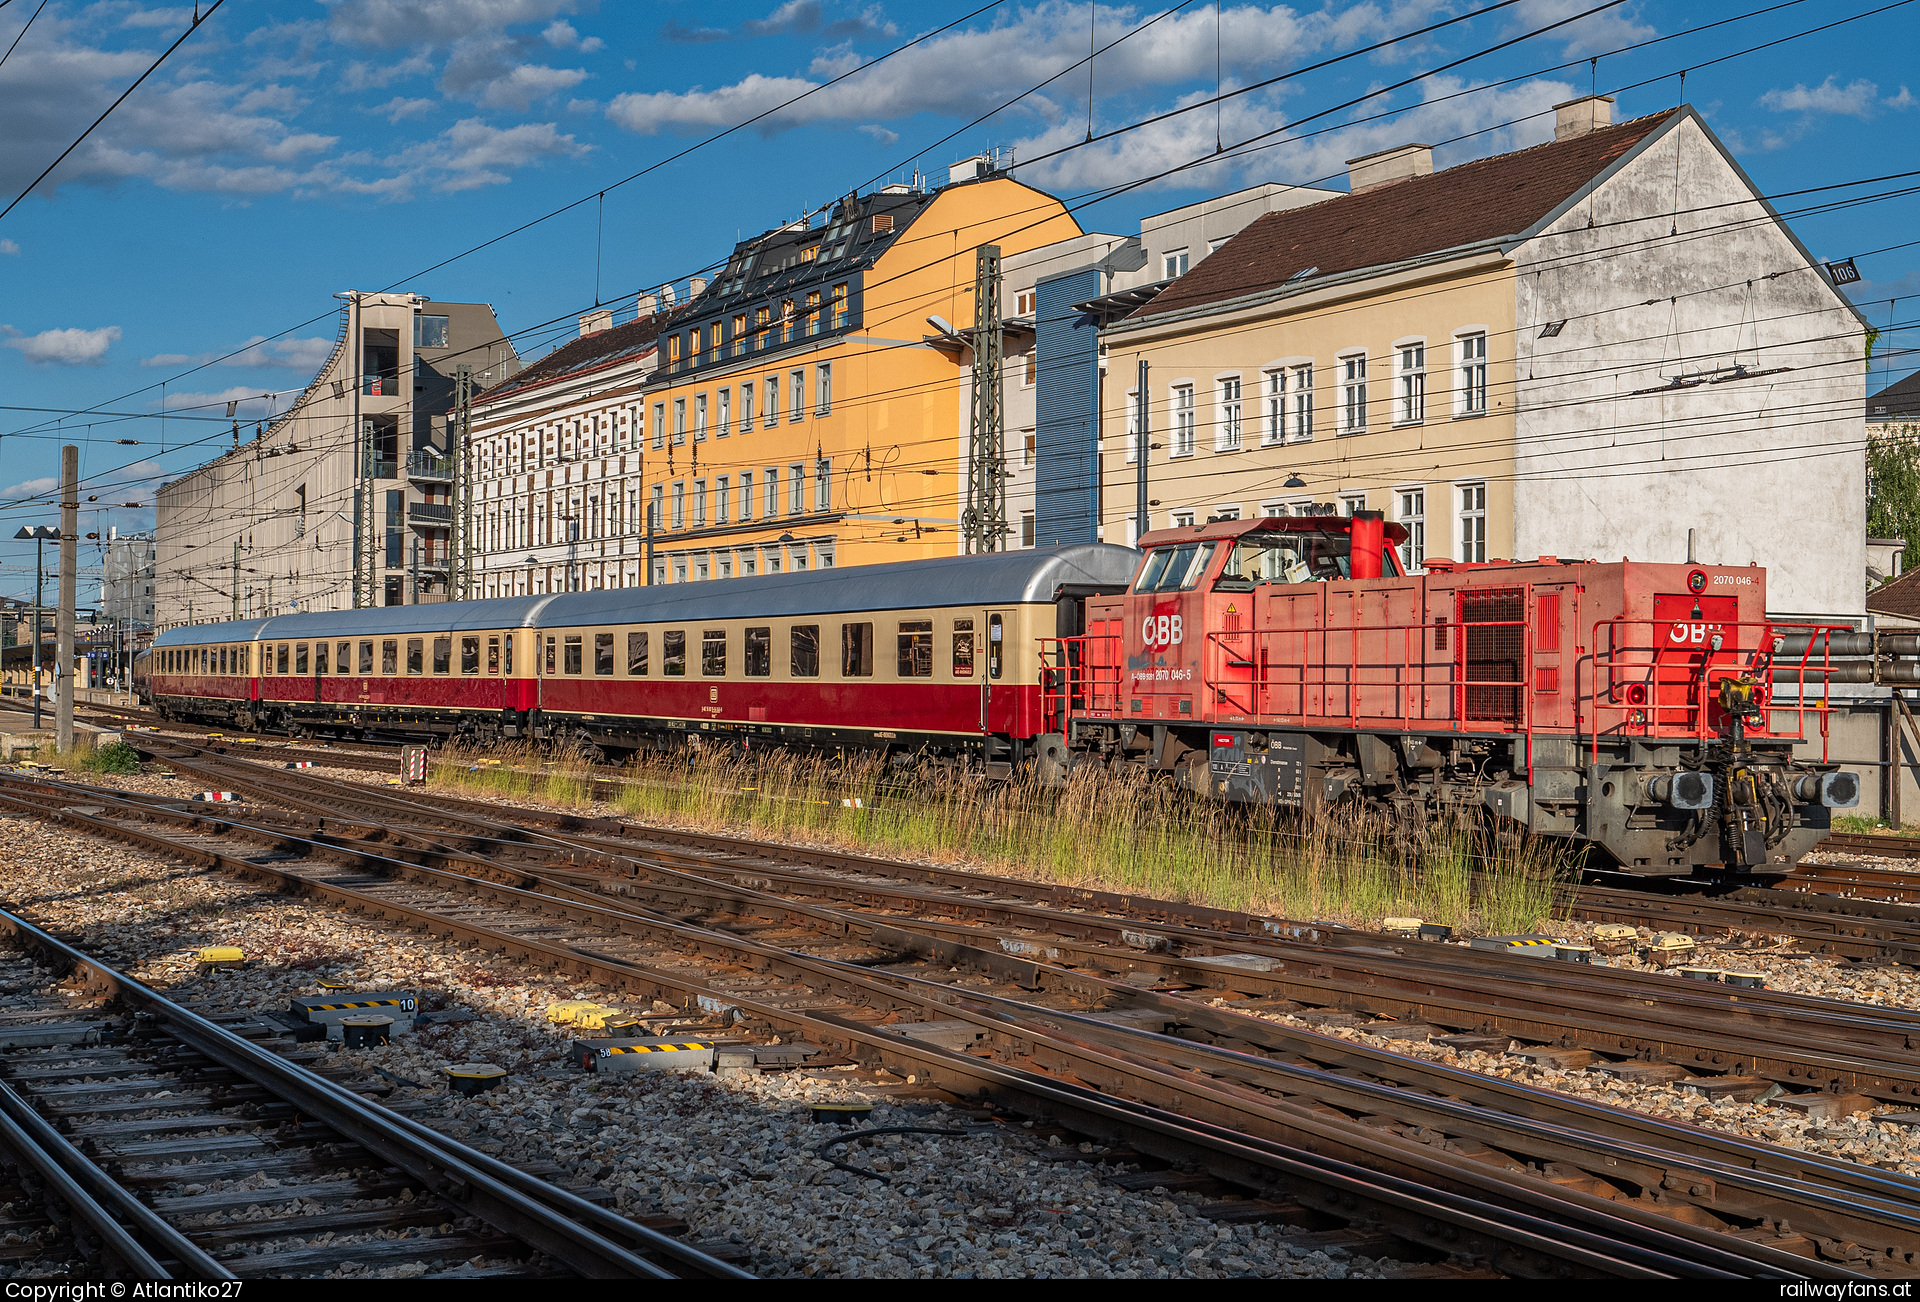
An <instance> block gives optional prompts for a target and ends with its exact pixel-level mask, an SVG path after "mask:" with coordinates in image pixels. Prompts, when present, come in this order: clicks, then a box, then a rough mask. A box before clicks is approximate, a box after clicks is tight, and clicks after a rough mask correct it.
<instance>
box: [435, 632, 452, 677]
mask: <svg viewBox="0 0 1920 1302" xmlns="http://www.w3.org/2000/svg"><path fill="white" fill-rule="evenodd" d="M433 672H434V673H436V674H450V673H452V672H453V639H452V638H450V637H436V638H435V639H433Z"/></svg>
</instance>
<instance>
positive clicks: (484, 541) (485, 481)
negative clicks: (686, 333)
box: [472, 348, 664, 597]
mask: <svg viewBox="0 0 1920 1302" xmlns="http://www.w3.org/2000/svg"><path fill="white" fill-rule="evenodd" d="M655 358H656V353H655V351H654V350H653V349H651V348H649V349H647V350H646V351H645V352H644V353H640V354H637V355H634V356H630V357H627V358H623V359H622V360H621V361H620V362H618V363H617V364H615V365H612V366H609V367H607V368H605V369H601V370H594V371H591V372H589V373H587V374H583V375H579V376H561V377H558V378H556V379H554V380H552V381H550V382H548V383H546V384H542V385H538V386H537V387H534V388H532V389H528V390H522V391H518V392H515V393H513V394H510V395H507V396H506V397H504V398H502V399H500V400H499V401H496V402H491V403H486V404H484V405H476V406H475V408H474V415H473V430H474V432H473V438H472V453H473V469H474V485H475V490H476V491H475V495H474V496H475V536H474V576H475V579H476V583H477V587H476V594H475V595H477V596H481V597H506V596H519V595H523V594H527V593H534V592H565V591H568V590H569V585H570V584H571V585H573V586H575V587H577V588H579V589H581V590H593V589H598V588H631V587H640V586H644V585H645V583H646V581H647V580H646V574H645V570H644V564H645V549H646V500H645V497H644V491H645V490H644V488H643V481H642V472H641V467H642V463H643V461H644V459H645V457H646V456H647V454H648V442H647V438H646V420H647V408H646V403H645V394H644V392H643V391H642V390H641V386H642V384H643V383H644V381H645V379H646V376H647V374H648V373H649V372H651V371H652V370H653V367H654V362H655ZM662 455H664V454H662ZM549 476H551V477H552V483H551V485H549V483H548V477H549ZM566 516H573V517H574V518H575V520H574V522H575V523H577V524H578V526H579V527H578V536H577V537H575V536H571V535H572V533H573V531H572V530H570V529H569V522H568V521H567V520H566V519H565V518H564V517H566ZM529 557H531V558H532V561H531V563H529V560H528V558H529Z"/></svg>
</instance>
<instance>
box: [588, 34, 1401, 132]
mask: <svg viewBox="0 0 1920 1302" xmlns="http://www.w3.org/2000/svg"><path fill="white" fill-rule="evenodd" d="M809 4H810V0H792V2H791V3H788V4H785V5H783V6H781V8H780V9H778V10H776V11H775V12H774V14H773V15H772V16H770V17H769V18H767V19H766V20H764V22H765V23H769V24H773V23H779V24H783V26H782V30H783V31H785V30H797V28H794V27H793V25H794V24H796V23H799V22H801V21H802V20H803V19H804V18H805V11H806V10H807V9H808V7H809ZM1425 7H1426V5H1425V0H1415V4H1414V5H1412V6H1409V7H1408V8H1405V9H1395V10H1393V11H1392V12H1383V11H1381V10H1380V9H1378V8H1377V7H1375V6H1374V5H1371V4H1363V5H1359V6H1355V7H1353V8H1350V9H1347V10H1344V11H1342V12H1340V13H1338V14H1329V13H1327V12H1325V11H1318V12H1313V13H1307V14H1302V13H1299V12H1297V11H1296V10H1294V9H1293V8H1291V7H1290V6H1287V5H1276V6H1273V7H1272V8H1262V7H1260V6H1257V5H1240V6H1236V7H1233V8H1229V9H1225V10H1223V11H1222V13H1221V16H1220V29H1219V39H1220V45H1219V48H1220V49H1223V50H1224V51H1225V70H1226V73H1227V74H1228V75H1229V77H1232V78H1237V79H1239V80H1240V81H1242V82H1246V81H1251V80H1254V79H1256V78H1261V77H1268V76H1272V75H1273V74H1275V73H1277V72H1280V71H1283V70H1284V69H1286V68H1288V67H1291V66H1296V65H1298V64H1300V63H1303V62H1306V61H1307V59H1308V58H1309V57H1311V56H1315V55H1316V54H1318V53H1321V52H1324V51H1326V50H1328V49H1333V48H1342V47H1345V46H1349V45H1352V44H1356V43H1363V42H1365V41H1368V40H1377V39H1379V38H1380V37H1382V36H1385V35H1389V34H1391V33H1392V32H1393V31H1396V30H1400V29H1402V28H1403V27H1404V26H1406V25H1409V24H1410V23H1412V22H1415V21H1417V15H1412V14H1411V13H1410V11H1411V9H1413V8H1420V9H1422V11H1424V8H1425ZM812 8H814V9H817V6H812ZM869 12H872V11H869ZM1141 17H1142V16H1141V15H1140V14H1139V13H1137V12H1135V11H1132V10H1119V9H1117V8H1116V9H1112V10H1105V11H1102V12H1100V15H1099V24H1098V27H1097V28H1096V35H1097V39H1098V41H1099V43H1100V44H1101V45H1105V44H1107V43H1108V42H1111V41H1114V40H1116V39H1118V38H1119V37H1121V36H1123V35H1125V34H1126V33H1127V32H1128V31H1129V30H1132V29H1133V28H1134V27H1136V26H1138V24H1139V21H1140V19H1141ZM821 30H823V31H827V32H831V30H832V29H831V25H828V26H827V27H823V28H822V29H821ZM1087 37H1088V33H1087V10H1086V8H1085V7H1084V6H1082V5H1079V4H1070V3H1061V2H1060V0H1049V2H1048V3H1042V4H1040V5H1037V6H1035V7H1033V8H1030V9H1021V10H1019V11H1018V12H1017V13H1016V14H1015V15H1014V16H1013V17H1011V18H1004V19H1002V20H1000V21H997V22H995V23H994V24H992V25H990V26H988V27H982V28H968V29H964V30H959V31H954V32H950V33H948V34H946V35H943V36H939V37H936V38H934V39H932V40H930V41H926V42H923V43H922V44H920V45H916V46H914V47H913V48H912V49H910V50H904V51H902V52H901V53H899V54H896V55H894V56H893V57H892V58H889V59H887V60H886V61H885V62H882V63H876V64H874V65H872V66H871V67H870V68H868V69H866V70H865V71H863V72H861V73H859V74H858V75H856V76H854V77H850V78H848V79H847V80H846V81H844V82H841V83H840V84H838V85H835V86H832V87H830V88H828V89H825V90H821V91H819V93H817V94H814V95H811V96H809V97H808V98H807V99H806V100H805V101H803V102H802V103H800V104H797V105H795V106H794V107H793V108H790V109H787V110H784V111H782V112H781V113H779V114H777V115H776V116H775V117H774V118H772V119H769V121H768V122H767V123H765V124H763V125H762V127H761V129H762V130H763V132H767V133H771V132H775V131H780V130H787V129H791V128H794V127H799V126H803V125H807V124H809V123H820V122H845V123H850V124H853V123H860V122H875V121H880V122H886V121H893V120H897V119H899V118H903V117H909V116H912V115H913V114H915V113H923V112H926V113H939V114H947V115H952V116H957V117H969V118H970V117H974V116H977V115H978V114H980V113H981V112H984V111H985V110H986V109H988V108H991V107H993V106H994V105H996V104H999V103H1001V102H1003V101H1004V100H1006V99H1008V98H1009V97H1010V96H1012V95H1014V94H1018V93H1019V92H1021V91H1024V90H1026V89H1027V88H1028V87H1029V86H1032V85H1035V84H1038V83H1040V82H1043V81H1046V80H1048V79H1049V78H1052V77H1055V76H1056V75H1058V73H1059V72H1060V70H1061V69H1062V68H1064V67H1067V66H1069V65H1071V64H1072V63H1074V62H1075V61H1076V60H1078V59H1081V58H1084V57H1085V55H1086V50H1087V44H1088V40H1087ZM1215 50H1216V45H1215V28H1214V16H1213V13H1212V12H1211V10H1209V11H1207V12H1204V13H1202V12H1200V11H1199V10H1197V9H1196V10H1195V11H1193V12H1190V13H1180V14H1176V15H1173V16H1171V17H1167V18H1163V19H1161V20H1160V21H1159V22H1157V23H1155V24H1154V25H1153V26H1152V27H1150V28H1147V29H1146V30H1145V31H1142V32H1140V33H1139V34H1137V35H1135V36H1132V37H1131V38H1129V39H1128V40H1126V41H1125V42H1123V43H1122V44H1120V45H1119V46H1117V47H1116V48H1114V49H1113V50H1110V51H1108V52H1107V53H1104V54H1102V55H1101V56H1100V57H1099V60H1098V62H1097V64H1096V65H1095V80H1096V88H1097V94H1098V95H1099V96H1100V97H1101V98H1102V99H1110V98H1113V97H1115V96H1121V95H1125V94H1127V93H1129V92H1133V91H1139V90H1152V89H1155V88H1161V87H1169V86H1177V85H1182V84H1185V83H1190V82H1193V81H1195V80H1205V81H1206V82H1208V83H1211V81H1212V80H1213V73H1214V58H1215ZM841 53H842V52H841V51H839V50H829V51H826V52H825V53H823V54H822V55H820V56H819V59H820V61H819V62H817V63H816V64H815V66H814V68H813V69H812V70H811V71H812V77H813V78H814V79H808V78H802V77H794V76H780V75H769V74H766V73H759V72H755V73H750V74H749V75H748V76H746V77H744V78H742V79H741V80H739V81H737V82H734V83H733V84H731V85H726V86H720V87H716V88H714V89H711V90H709V89H706V88H704V87H694V88H693V89H691V90H686V91H656V92H632V93H628V94H623V95H619V96H617V97H615V98H614V100H613V101H612V102H611V103H610V104H609V106H608V109H607V116H608V117H609V118H610V119H612V120H613V121H614V122H616V123H618V124H619V125H621V126H623V127H626V128H627V129H628V130H630V131H636V132H639V133H641V134H645V135H652V134H656V133H659V132H687V133H691V132H699V131H706V130H710V129H712V128H714V127H718V126H725V125H730V124H731V123H733V122H737V121H739V120H740V119H741V118H743V117H749V116H752V115H753V114H755V113H760V112H764V111H766V110H767V109H769V108H772V107H774V106H775V105H777V104H780V103H781V102H783V101H785V100H788V99H791V98H793V97H795V96H797V95H799V94H801V93H803V92H805V91H808V90H813V89H815V88H816V87H818V86H820V85H822V84H823V83H824V82H825V81H826V80H828V78H829V77H831V76H832V75H834V74H836V73H838V72H841V71H845V70H846V68H847V67H849V66H851V65H850V64H849V63H848V62H847V61H846V59H845V58H842V57H838V56H840V55H841ZM847 54H848V55H849V56H850V54H851V52H850V51H848V52H847ZM962 70H963V75H956V74H958V73H961V72H962ZM1085 85H1086V82H1085V74H1084V72H1076V73H1075V74H1074V76H1073V77H1072V78H1069V79H1067V81H1066V82H1062V83H1060V84H1058V85H1057V86H1050V87H1049V88H1048V89H1046V90H1045V91H1043V92H1041V93H1040V94H1038V95H1035V96H1029V97H1028V99H1027V100H1026V101H1024V102H1023V104H1022V105H1021V107H1020V108H1019V109H1017V110H1015V113H1016V114H1024V115H1026V116H1027V117H1028V118H1029V119H1032V118H1039V119H1041V120H1043V121H1056V120H1060V119H1062V118H1065V117H1070V116H1072V112H1070V111H1069V110H1071V109H1073V107H1074V106H1075V105H1078V112H1079V113H1080V114H1082V115H1084V113H1085V104H1086V100H1085V98H1084V90H1085ZM1082 122H1083V123H1084V116H1082ZM1082 129H1083V132H1084V126H1083V128H1082Z"/></svg>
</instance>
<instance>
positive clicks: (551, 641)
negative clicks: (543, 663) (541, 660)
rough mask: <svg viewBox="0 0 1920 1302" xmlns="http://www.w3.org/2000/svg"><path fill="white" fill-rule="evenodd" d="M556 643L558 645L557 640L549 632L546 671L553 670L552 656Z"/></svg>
mask: <svg viewBox="0 0 1920 1302" xmlns="http://www.w3.org/2000/svg"><path fill="white" fill-rule="evenodd" d="M558 645H559V643H558V641H557V640H556V639H555V638H554V637H553V636H552V635H551V634H549V635H548V637H547V669H546V672H548V673H552V672H553V657H554V654H555V653H554V648H555V647H556V646H558Z"/></svg>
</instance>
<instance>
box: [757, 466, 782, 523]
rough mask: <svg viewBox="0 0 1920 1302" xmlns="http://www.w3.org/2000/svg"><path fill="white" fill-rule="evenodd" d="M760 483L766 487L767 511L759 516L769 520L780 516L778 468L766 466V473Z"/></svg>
mask: <svg viewBox="0 0 1920 1302" xmlns="http://www.w3.org/2000/svg"><path fill="white" fill-rule="evenodd" d="M761 482H762V483H763V484H765V485H766V499H765V500H766V503H767V509H766V510H764V511H762V512H761V514H762V515H764V516H766V517H767V519H769V520H771V519H773V518H774V517H776V516H778V515H779V514H780V467H778V466H768V467H767V473H766V474H765V475H764V476H762V477H761Z"/></svg>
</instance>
